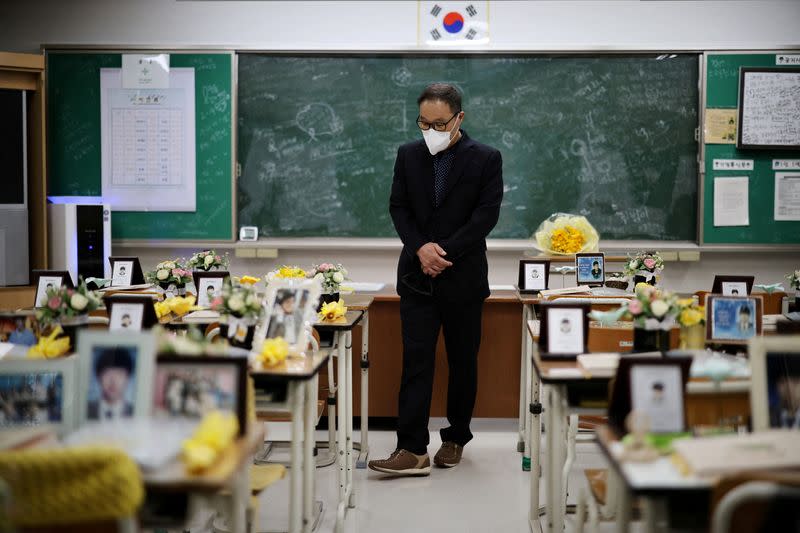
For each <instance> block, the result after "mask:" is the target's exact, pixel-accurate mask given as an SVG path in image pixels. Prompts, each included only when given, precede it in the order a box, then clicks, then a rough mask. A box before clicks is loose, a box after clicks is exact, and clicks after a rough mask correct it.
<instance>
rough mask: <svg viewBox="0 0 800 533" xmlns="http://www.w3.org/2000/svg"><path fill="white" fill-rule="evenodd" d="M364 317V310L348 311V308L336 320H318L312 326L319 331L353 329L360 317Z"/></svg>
mask: <svg viewBox="0 0 800 533" xmlns="http://www.w3.org/2000/svg"><path fill="white" fill-rule="evenodd" d="M363 317H364V311H358V310H354V311H350V310H348V311H347V313H346V314H345V315H344V317H343V319H341V320H340V321H337V322H321V321H318V322H316V323H314V324H312V325H313V326H314V328H316V329H318V330H320V331H347V330H350V329H353V328H354V327H356V326H357V325H358V323H359V322H361V319H362V318H363Z"/></svg>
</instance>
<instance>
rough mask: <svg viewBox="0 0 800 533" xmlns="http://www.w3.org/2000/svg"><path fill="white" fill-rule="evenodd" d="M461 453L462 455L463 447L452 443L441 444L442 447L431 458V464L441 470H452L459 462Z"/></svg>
mask: <svg viewBox="0 0 800 533" xmlns="http://www.w3.org/2000/svg"><path fill="white" fill-rule="evenodd" d="M462 453H464V447H463V446H460V445H458V444H456V443H455V442H453V441H447V442H443V443H442V447H441V448H439V451H438V452H436V455H435V456H434V457H433V464H435V465H436V466H439V467H441V468H452V467H454V466H456V465H457V464H458V463H460V462H461V454H462Z"/></svg>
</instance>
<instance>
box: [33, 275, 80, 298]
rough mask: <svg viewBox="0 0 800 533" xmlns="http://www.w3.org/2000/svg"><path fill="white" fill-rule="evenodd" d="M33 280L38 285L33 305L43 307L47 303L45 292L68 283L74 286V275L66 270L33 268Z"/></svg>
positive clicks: (68, 285) (70, 286) (69, 285)
mask: <svg viewBox="0 0 800 533" xmlns="http://www.w3.org/2000/svg"><path fill="white" fill-rule="evenodd" d="M31 278H32V279H31V282H32V283H33V285H34V286H35V287H36V295H35V296H34V299H33V305H32V307H43V306H45V305H47V297H46V295H45V292H46V291H47V289H49V288H53V289H59V288H61V285H63V284H66V285H67V287H69V288H74V287H75V284H74V283H73V282H72V275H71V274H70V273H69V272H68V271H66V270H38V269H36V270H33V271H31Z"/></svg>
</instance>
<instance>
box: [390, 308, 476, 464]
mask: <svg viewBox="0 0 800 533" xmlns="http://www.w3.org/2000/svg"><path fill="white" fill-rule="evenodd" d="M482 310H483V300H478V301H474V302H469V303H462V302H459V303H448V302H440V301H437V300H436V299H435V298H426V297H403V298H401V299H400V320H401V323H402V333H403V377H402V379H401V383H400V405H399V416H398V421H397V447H398V448H400V449H404V450H408V451H410V452H412V453H415V454H417V455H422V454H424V453H426V452H427V447H428V443H429V442H430V435H429V433H428V420H429V418H430V411H431V396H432V393H433V373H434V363H435V359H436V341H437V339H438V338H439V330H440V329H443V330H444V342H445V347H446V348H447V365H448V368H449V381H448V384H447V421H448V422H449V423H450V426H449V427H447V428H444V429H442V430H441V432H440V435H441V437H442V442H446V441H453V442H455V443H457V444H459V445H461V446H463V445H465V444H466V443H467V442H469V441H470V440H472V433H471V432H470V430H469V423H470V420H471V419H472V410H473V408H474V407H475V395H476V394H477V391H478V348H479V347H480V343H481V312H482Z"/></svg>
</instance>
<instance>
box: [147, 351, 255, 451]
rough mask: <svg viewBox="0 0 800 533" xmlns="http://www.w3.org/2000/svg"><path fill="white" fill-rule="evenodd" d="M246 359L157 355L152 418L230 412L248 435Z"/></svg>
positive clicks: (200, 415)
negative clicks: (216, 411)
mask: <svg viewBox="0 0 800 533" xmlns="http://www.w3.org/2000/svg"><path fill="white" fill-rule="evenodd" d="M246 390H247V358H246V357H205V356H204V357H190V356H180V355H170V356H160V357H159V358H158V361H156V370H155V379H154V380H153V415H154V416H157V417H186V418H202V417H203V415H205V414H206V413H207V412H209V411H212V410H215V409H217V410H221V411H230V412H232V413H235V414H236V416H237V418H238V419H239V434H240V435H244V434H245V433H246V432H247V398H246Z"/></svg>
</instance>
